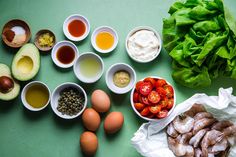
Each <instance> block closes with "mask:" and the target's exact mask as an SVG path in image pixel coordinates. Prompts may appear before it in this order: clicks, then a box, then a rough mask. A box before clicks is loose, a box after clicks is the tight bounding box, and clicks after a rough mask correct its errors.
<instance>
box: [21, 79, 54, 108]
mask: <svg viewBox="0 0 236 157" xmlns="http://www.w3.org/2000/svg"><path fill="white" fill-rule="evenodd" d="M50 95H51V93H50V89H49V88H48V86H47V85H46V84H45V83H43V82H40V81H33V82H30V83H28V84H27V85H26V86H25V87H24V88H23V90H22V92H21V101H22V103H23V105H24V106H25V107H26V108H27V109H29V110H30V111H40V110H42V109H44V108H46V107H47V105H48V104H49V102H50Z"/></svg>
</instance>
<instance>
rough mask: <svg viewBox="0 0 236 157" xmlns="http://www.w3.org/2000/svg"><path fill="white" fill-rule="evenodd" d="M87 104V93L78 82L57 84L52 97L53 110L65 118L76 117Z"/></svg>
mask: <svg viewBox="0 0 236 157" xmlns="http://www.w3.org/2000/svg"><path fill="white" fill-rule="evenodd" d="M86 106H87V94H86V92H85V90H84V89H83V88H82V87H81V86H80V85H78V84H76V83H72V82H66V83H63V84H61V85H59V86H57V87H56V88H55V89H54V91H53V93H52V97H51V107H52V110H53V112H54V113H55V114H56V115H57V116H59V117H61V118H63V119H74V118H76V117H78V116H79V115H81V114H82V113H83V111H84V110H85V108H86Z"/></svg>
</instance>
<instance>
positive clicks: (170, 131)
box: [166, 123, 179, 138]
mask: <svg viewBox="0 0 236 157" xmlns="http://www.w3.org/2000/svg"><path fill="white" fill-rule="evenodd" d="M166 132H167V134H168V135H169V136H171V137H174V138H175V137H177V136H178V135H179V133H178V132H177V131H176V130H175V128H174V126H173V124H172V123H170V124H169V125H168V127H167V131H166Z"/></svg>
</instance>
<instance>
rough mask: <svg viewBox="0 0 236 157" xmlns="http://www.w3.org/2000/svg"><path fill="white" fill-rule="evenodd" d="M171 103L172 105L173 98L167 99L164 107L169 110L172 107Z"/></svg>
mask: <svg viewBox="0 0 236 157" xmlns="http://www.w3.org/2000/svg"><path fill="white" fill-rule="evenodd" d="M173 105H174V99H173V98H171V99H168V100H167V106H166V108H167V109H168V110H170V109H171V108H172V107H173Z"/></svg>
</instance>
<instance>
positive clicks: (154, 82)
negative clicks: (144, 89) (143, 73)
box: [143, 77, 156, 87]
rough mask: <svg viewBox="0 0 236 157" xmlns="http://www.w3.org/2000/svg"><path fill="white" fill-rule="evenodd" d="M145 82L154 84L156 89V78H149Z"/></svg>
mask: <svg viewBox="0 0 236 157" xmlns="http://www.w3.org/2000/svg"><path fill="white" fill-rule="evenodd" d="M143 81H144V82H150V83H151V84H152V86H153V87H154V86H155V84H156V80H155V79H154V78H151V77H147V78H145V79H144V80H143Z"/></svg>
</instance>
